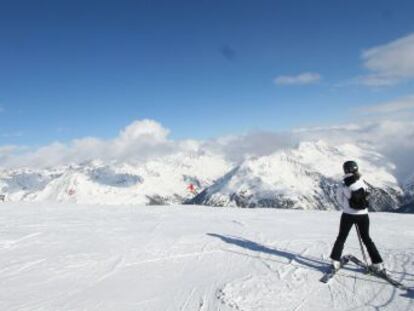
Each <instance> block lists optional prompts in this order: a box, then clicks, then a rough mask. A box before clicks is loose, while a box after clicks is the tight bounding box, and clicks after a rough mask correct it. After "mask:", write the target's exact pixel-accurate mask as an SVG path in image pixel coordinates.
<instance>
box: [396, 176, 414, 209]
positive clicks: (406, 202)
mask: <svg viewBox="0 0 414 311" xmlns="http://www.w3.org/2000/svg"><path fill="white" fill-rule="evenodd" d="M403 188H404V198H403V203H402V206H401V208H400V209H399V210H398V211H399V212H402V213H414V175H412V176H411V178H409V179H408V181H407V182H406V183H405V184H404V186H403Z"/></svg>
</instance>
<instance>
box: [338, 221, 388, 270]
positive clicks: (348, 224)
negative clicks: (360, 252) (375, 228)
mask: <svg viewBox="0 0 414 311" xmlns="http://www.w3.org/2000/svg"><path fill="white" fill-rule="evenodd" d="M354 224H355V225H356V226H358V228H359V232H360V233H361V238H362V242H364V244H365V246H366V247H367V250H368V254H369V257H371V261H372V263H374V264H375V263H381V262H382V258H381V256H380V254H379V252H378V250H377V248H376V246H375V244H374V242H372V240H371V238H370V236H369V217H368V214H365V215H350V214H346V213H342V216H341V224H340V227H339V234H338V237H337V238H336V241H335V244H334V247H333V249H332V253H331V258H332V259H333V260H340V259H341V255H342V251H343V249H344V245H345V241H346V238H347V237H348V234H349V231H350V230H351V228H352V226H353V225H354Z"/></svg>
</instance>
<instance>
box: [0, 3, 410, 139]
mask: <svg viewBox="0 0 414 311" xmlns="http://www.w3.org/2000/svg"><path fill="white" fill-rule="evenodd" d="M413 20H414V2H413V1H223V0H221V1H211V0H210V1H194V0H192V1H157V0H153V1H87V0H85V1H8V2H3V3H2V5H1V10H0V145H8V144H13V145H26V146H38V145H43V144H48V143H50V142H52V141H63V142H65V141H69V140H71V139H74V138H78V137H86V136H94V137H100V138H110V137H114V136H116V135H117V133H118V132H119V130H120V129H121V128H123V127H125V126H126V125H128V124H130V123H132V122H133V121H134V120H140V119H153V120H156V121H158V122H160V123H161V124H162V125H163V126H165V127H166V128H169V129H170V130H171V135H172V137H173V138H176V139H183V138H196V139H206V138H211V137H217V136H222V135H226V134H230V133H236V134H237V133H242V132H246V131H249V130H272V131H280V130H289V129H292V128H296V127H307V126H318V125H329V124H338V123H342V122H347V121H348V120H350V119H355V115H354V114H355V110H353V109H354V108H355V107H358V106H366V105H375V104H378V103H383V102H388V101H393V100H395V99H396V98H403V97H405V96H409V95H411V94H412V93H413V92H412V90H413V86H414V83H413V74H412V72H408V74H407V73H404V74H403V73H401V74H400V73H399V72H398V73H395V70H394V69H389V68H388V67H387V68H388V69H387V68H386V69H382V68H379V67H380V66H378V65H375V64H374V65H373V66H371V67H370V68H366V67H367V66H365V67H364V60H363V59H362V55H363V51H365V50H367V49H371V48H374V47H378V46H383V45H386V44H389V43H391V42H394V41H395V40H398V39H400V38H404V37H407V36H409V35H410V34H412V33H413V32H414V23H413ZM387 55H388V54H387ZM387 55H386V56H387ZM375 57H376V56H374V58H375ZM384 57H385V56H384ZM369 59H370V58H369ZM377 59H379V60H381V58H378V57H377V58H375V59H374V60H373V61H376V60H377ZM385 59H388V58H386V57H385ZM373 68H374V69H373ZM378 68H379V69H378ZM381 70H382V71H381ZM387 70H388V71H387ZM392 70H394V71H392ZM400 70H401V68H400ZM391 71H392V73H391V74H390V72H391ZM306 73H311V74H313V75H314V76H313V77H314V79H309V81H307V82H303V83H300V79H299V77H300V75H301V74H306ZM370 74H374V75H380V76H381V79H388V80H389V79H390V77H391V76H392V77H391V79H394V80H395V81H394V80H393V82H392V83H387V85H386V86H383V85H372V84H369V85H368V83H363V82H361V81H363V80H364V77H367V76H368V75H370ZM390 75H391V76H390ZM281 77H282V78H283V77H285V78H286V77H290V78H291V81H293V82H292V83H291V84H287V83H283V82H282V83H275V79H277V78H281ZM295 79H296V80H295ZM285 80H286V79H285ZM281 81H283V79H282V80H281ZM295 81H296V82H295Z"/></svg>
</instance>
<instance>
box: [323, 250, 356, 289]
mask: <svg viewBox="0 0 414 311" xmlns="http://www.w3.org/2000/svg"><path fill="white" fill-rule="evenodd" d="M348 261H349V255H348V256H344V257H342V258H341V265H340V266H339V268H338V269H334V268H333V267H330V270H329V271H328V272H326V273H325V274H324V275H323V276H322V278H321V279H320V280H319V281H320V282H322V283H328V282H329V281H330V280H331V279H332V278H333V277H334V276H335V274H336V273H337V272H338V271H339V270H340V269H342V268H343V266H345V265H346V264H347V263H348Z"/></svg>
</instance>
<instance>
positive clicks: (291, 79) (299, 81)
mask: <svg viewBox="0 0 414 311" xmlns="http://www.w3.org/2000/svg"><path fill="white" fill-rule="evenodd" d="M321 79H322V77H321V75H320V74H319V73H315V72H303V73H300V74H298V75H296V76H278V77H276V78H275V80H274V82H275V83H276V84H278V85H304V84H312V83H317V82H319V81H320V80H321Z"/></svg>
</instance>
